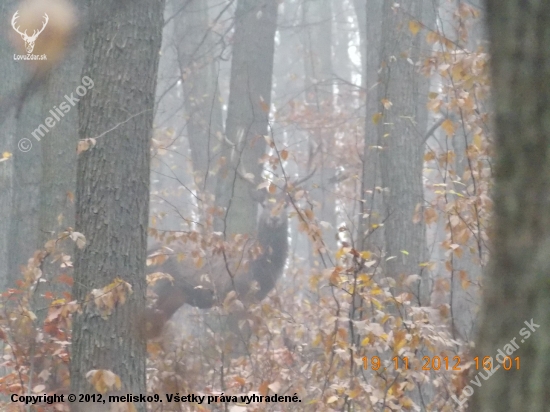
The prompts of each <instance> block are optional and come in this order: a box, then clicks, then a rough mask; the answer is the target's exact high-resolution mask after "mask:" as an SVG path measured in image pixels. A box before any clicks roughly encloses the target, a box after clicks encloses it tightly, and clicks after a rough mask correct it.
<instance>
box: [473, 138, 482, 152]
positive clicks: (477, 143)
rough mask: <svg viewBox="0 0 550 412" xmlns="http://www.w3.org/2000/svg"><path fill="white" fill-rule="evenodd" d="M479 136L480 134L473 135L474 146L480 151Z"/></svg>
mask: <svg viewBox="0 0 550 412" xmlns="http://www.w3.org/2000/svg"><path fill="white" fill-rule="evenodd" d="M481 143H482V141H481V135H480V134H475V135H474V146H475V147H476V149H477V150H479V151H481Z"/></svg>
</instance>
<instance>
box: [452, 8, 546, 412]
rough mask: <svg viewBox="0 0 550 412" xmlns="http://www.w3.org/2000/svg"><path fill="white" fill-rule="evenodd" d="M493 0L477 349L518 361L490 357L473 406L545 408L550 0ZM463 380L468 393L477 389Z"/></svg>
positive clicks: (500, 409)
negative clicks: (487, 191)
mask: <svg viewBox="0 0 550 412" xmlns="http://www.w3.org/2000/svg"><path fill="white" fill-rule="evenodd" d="M486 4H487V21H488V25H489V38H490V41H491V48H490V50H491V56H492V60H491V65H492V79H493V88H492V90H493V96H494V106H495V129H496V138H495V151H496V165H495V189H494V225H495V227H494V233H493V236H492V240H493V248H492V256H491V260H490V264H489V269H488V273H487V279H486V280H485V284H484V301H483V309H482V316H481V318H482V320H481V326H480V334H479V337H478V341H477V345H476V356H480V357H484V356H493V357H495V355H497V354H498V353H499V352H498V350H501V351H503V352H505V353H506V354H507V355H509V356H510V357H511V358H512V360H514V366H513V371H505V370H502V369H503V367H502V366H503V365H500V364H499V363H498V362H497V361H493V366H494V367H496V366H499V368H500V370H496V371H495V373H494V374H493V376H491V378H489V379H487V380H486V381H482V382H483V385H482V387H481V388H476V387H473V388H472V387H470V389H471V390H473V392H474V394H473V399H471V401H472V402H471V405H470V410H471V411H476V412H477V411H483V412H491V411H494V412H496V411H498V412H506V411H514V412H515V411H529V412H538V411H548V408H549V406H548V405H550V345H549V344H548V342H550V312H549V310H548V308H549V307H550V286H549V275H548V274H549V273H550V253H549V250H550V195H549V194H550V123H549V121H548V119H549V114H548V113H549V111H550V102H549V100H548V96H549V95H550V82H549V81H548V79H549V70H548V68H549V67H550V48H549V47H548V39H549V38H550V3H549V2H547V1H540V0H539V1H532V2H529V3H525V2H523V1H520V0H506V1H497V0H487V2H486ZM512 340H515V343H516V345H517V346H518V347H519V349H516V347H515V346H514V345H513V344H511V343H510V341H512ZM505 345H507V346H505ZM502 358H503V356H498V359H500V360H502ZM516 358H519V361H520V362H521V364H520V367H519V368H518V369H519V370H516V361H515V359H516ZM485 372H486V371H485ZM480 373H481V371H480ZM466 389H467V387H466V388H465V389H464V391H463V394H462V396H461V397H460V399H461V401H465V400H466V399H468V395H470V396H471V395H472V394H471V392H470V391H469V390H468V393H466V392H467V391H466Z"/></svg>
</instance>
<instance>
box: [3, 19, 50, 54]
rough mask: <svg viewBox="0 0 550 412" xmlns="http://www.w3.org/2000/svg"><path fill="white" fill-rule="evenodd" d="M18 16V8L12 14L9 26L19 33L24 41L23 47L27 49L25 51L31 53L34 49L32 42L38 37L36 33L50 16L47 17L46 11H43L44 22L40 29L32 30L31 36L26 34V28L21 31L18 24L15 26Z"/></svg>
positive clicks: (43, 27)
mask: <svg viewBox="0 0 550 412" xmlns="http://www.w3.org/2000/svg"><path fill="white" fill-rule="evenodd" d="M18 18H19V10H17V11H16V12H15V14H14V15H13V18H12V19H11V26H12V27H13V29H14V30H15V31H16V32H17V33H18V34H20V35H21V38H22V39H23V40H24V41H25V49H26V50H27V53H28V54H31V53H32V51H33V50H34V42H35V41H36V39H37V38H38V35H39V34H40V33H42V32H43V31H44V29H45V28H46V25H47V24H48V21H49V20H50V18H49V17H48V14H47V13H44V24H43V25H42V28H41V29H40V30H33V33H32V36H29V35H28V34H27V30H25V31H24V32H21V31H20V30H19V26H16V24H17V19H18Z"/></svg>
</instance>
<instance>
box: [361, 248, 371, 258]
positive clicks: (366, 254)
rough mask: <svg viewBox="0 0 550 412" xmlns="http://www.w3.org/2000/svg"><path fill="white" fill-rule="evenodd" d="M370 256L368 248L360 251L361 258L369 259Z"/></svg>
mask: <svg viewBox="0 0 550 412" xmlns="http://www.w3.org/2000/svg"><path fill="white" fill-rule="evenodd" d="M370 257H371V253H370V251H368V250H364V251H362V252H361V258H362V259H365V260H369V259H370Z"/></svg>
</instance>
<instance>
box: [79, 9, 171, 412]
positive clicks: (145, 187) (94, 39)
mask: <svg viewBox="0 0 550 412" xmlns="http://www.w3.org/2000/svg"><path fill="white" fill-rule="evenodd" d="M106 3H107V4H106ZM106 7H111V12H110V13H109V15H108V16H106V17H105V18H104V19H101V20H99V19H94V16H97V15H98V14H99V13H100V12H101V10H102V9H104V8H106ZM163 9H164V1H162V0H136V1H132V2H120V1H118V0H116V1H110V2H105V1H99V0H91V1H90V10H89V12H90V16H91V22H92V23H91V25H90V28H89V30H88V32H87V34H86V36H85V41H84V46H85V49H86V51H87V54H86V59H85V63H84V70H83V76H88V77H89V78H91V79H92V80H93V81H94V88H93V89H91V90H89V91H88V94H86V96H85V97H83V98H82V101H81V102H80V103H79V125H80V130H79V135H80V138H81V139H85V138H92V137H97V145H96V146H95V147H93V148H90V149H89V150H88V151H85V152H83V153H82V154H81V155H80V157H79V159H78V175H77V197H76V199H77V200H76V213H77V214H76V230H77V231H79V232H81V233H83V234H84V235H85V236H86V239H87V244H86V246H85V247H84V249H82V250H77V252H76V254H75V274H74V288H73V295H74V298H75V299H77V300H78V302H80V304H81V305H82V312H81V313H78V314H76V315H75V317H74V323H73V342H72V352H71V365H70V368H71V391H72V392H73V393H76V394H79V393H80V394H82V393H93V392H95V390H94V389H92V387H91V386H90V384H89V383H88V382H87V379H86V374H87V373H88V372H89V371H91V370H110V371H112V372H114V373H115V374H117V375H118V376H119V377H120V380H121V382H122V388H121V389H120V391H121V392H124V393H126V392H131V393H133V394H139V393H141V394H143V393H145V391H146V387H145V357H146V345H145V340H144V338H143V336H142V335H141V329H142V325H141V319H140V316H139V314H140V312H141V311H143V310H144V308H145V289H146V282H145V259H146V253H147V225H148V212H149V163H150V148H149V144H150V138H151V128H152V122H153V109H154V99H155V85H156V76H157V70H158V58H159V50H160V44H161V32H162V26H163ZM111 129H112V130H111ZM107 131H109V132H107ZM106 132H107V133H106ZM102 134H104V135H103V136H101V135H102ZM99 136H101V137H99ZM116 278H119V279H122V280H123V281H124V282H127V283H129V284H130V285H131V287H132V290H133V293H132V294H131V295H129V296H128V299H127V300H126V302H124V303H122V302H119V303H118V304H116V305H115V307H113V308H111V309H113V311H112V313H110V314H108V316H101V314H100V313H98V308H97V306H96V305H95V304H94V302H93V300H91V301H90V300H89V299H87V297H89V296H90V295H89V294H90V293H91V292H92V290H93V289H100V288H104V287H106V286H108V285H110V284H111V283H112V282H113V281H114V280H115V279H116ZM118 291H120V293H124V292H123V289H120V288H119V289H118ZM110 393H113V392H110ZM79 405H84V404H78V403H75V404H73V410H75V411H84V410H86V411H89V410H90V409H89V408H90V405H89V404H86V406H79ZM136 406H137V410H139V411H145V405H144V404H141V403H140V404H137V405H136ZM101 410H105V406H104V405H102V409H101Z"/></svg>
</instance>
